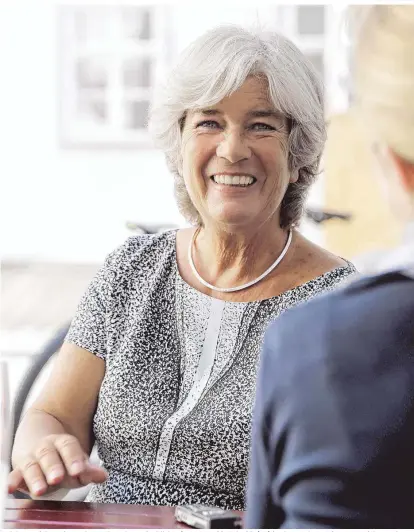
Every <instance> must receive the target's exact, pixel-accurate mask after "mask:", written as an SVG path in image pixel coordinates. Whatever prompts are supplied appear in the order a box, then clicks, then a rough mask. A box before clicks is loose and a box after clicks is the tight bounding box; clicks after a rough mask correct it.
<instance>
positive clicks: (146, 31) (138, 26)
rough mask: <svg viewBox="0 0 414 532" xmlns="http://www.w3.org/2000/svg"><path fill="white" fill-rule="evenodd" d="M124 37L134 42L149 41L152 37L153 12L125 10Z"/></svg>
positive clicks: (133, 9)
mask: <svg viewBox="0 0 414 532" xmlns="http://www.w3.org/2000/svg"><path fill="white" fill-rule="evenodd" d="M122 18H123V21H124V35H125V37H126V38H127V39H133V40H134V41H147V40H149V39H151V37H152V28H151V18H152V17H151V11H150V10H149V9H143V8H139V7H138V8H129V9H128V8H126V9H124V10H123V17H122Z"/></svg>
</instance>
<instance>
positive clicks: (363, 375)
mask: <svg viewBox="0 0 414 532" xmlns="http://www.w3.org/2000/svg"><path fill="white" fill-rule="evenodd" d="M413 446H414V279H413V278H412V277H409V276H407V275H405V274H404V273H401V272H397V271H395V272H388V273H385V274H382V275H377V276H374V277H369V278H362V279H358V280H356V281H354V282H352V283H351V284H349V285H348V286H346V287H345V288H342V289H341V290H338V291H336V292H334V293H331V294H328V295H324V296H321V297H319V298H317V299H315V300H313V301H311V302H309V303H307V304H304V305H301V306H300V307H297V308H296V309H293V310H291V311H288V312H286V313H285V314H284V315H283V316H281V317H280V318H279V319H278V321H277V322H274V323H273V324H272V325H271V326H270V327H269V329H268V331H267V333H266V337H265V343H264V348H263V354H262V361H261V369H260V372H259V378H258V383H257V398H256V407H255V416H254V422H253V434H252V461H251V470H250V477H249V486H248V499H247V517H246V527H247V528H258V527H266V528H275V527H282V528H303V527H305V528H311V527H316V528H323V527H325V526H326V527H333V528H350V527H358V528H366V527H374V528H384V527H385V528H390V527H397V528H398V527H404V526H411V525H412V524H413V523H414V510H413V509H412V508H413V505H412V500H411V494H412V493H413V489H414V461H413V459H412V456H413V453H412V449H413V448H414V447H413Z"/></svg>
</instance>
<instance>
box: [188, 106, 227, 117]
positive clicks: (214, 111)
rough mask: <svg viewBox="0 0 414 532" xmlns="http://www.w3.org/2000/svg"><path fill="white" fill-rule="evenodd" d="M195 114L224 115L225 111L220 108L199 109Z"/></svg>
mask: <svg viewBox="0 0 414 532" xmlns="http://www.w3.org/2000/svg"><path fill="white" fill-rule="evenodd" d="M195 114H202V115H207V116H213V115H222V114H223V113H222V112H221V111H219V110H218V109H211V108H210V109H197V111H195Z"/></svg>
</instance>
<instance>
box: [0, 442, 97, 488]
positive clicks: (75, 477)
mask: <svg viewBox="0 0 414 532" xmlns="http://www.w3.org/2000/svg"><path fill="white" fill-rule="evenodd" d="M15 466H16V467H15V469H14V470H13V471H12V472H11V473H10V474H9V477H8V490H9V493H13V492H14V491H16V490H21V491H26V492H29V493H30V494H31V495H32V496H35V497H38V496H40V495H44V494H45V493H46V492H47V490H48V488H49V486H50V487H54V486H57V485H58V484H61V483H62V484H63V486H65V487H69V488H76V487H79V486H81V485H87V484H90V483H94V484H99V483H101V482H105V480H106V479H107V473H106V471H105V470H104V469H102V468H101V467H98V466H92V465H91V464H90V463H89V462H88V457H87V456H86V454H85V452H84V450H83V449H82V447H81V445H80V443H79V441H78V440H77V439H76V438H75V437H74V436H71V435H70V434H60V435H51V436H48V437H46V438H44V439H43V440H42V441H41V443H40V445H39V446H38V447H37V449H35V450H34V453H33V455H30V456H26V457H22V458H20V459H19V461H18V463H16V464H15Z"/></svg>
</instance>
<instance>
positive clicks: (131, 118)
mask: <svg viewBox="0 0 414 532" xmlns="http://www.w3.org/2000/svg"><path fill="white" fill-rule="evenodd" d="M124 109H125V121H124V124H125V128H127V129H145V128H146V127H147V122H148V111H149V101H148V100H141V101H126V102H125V106H124Z"/></svg>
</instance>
